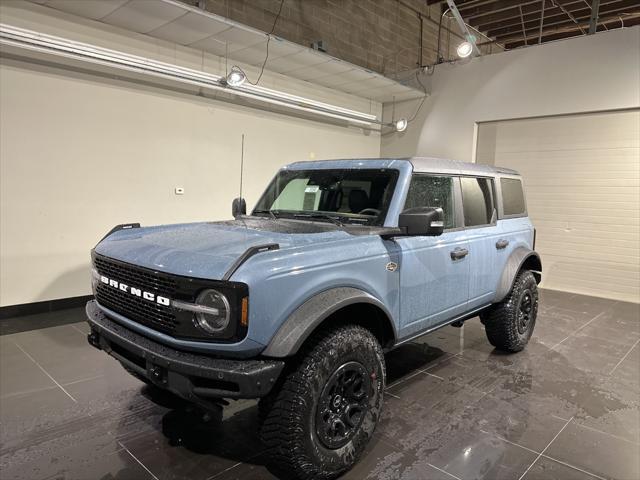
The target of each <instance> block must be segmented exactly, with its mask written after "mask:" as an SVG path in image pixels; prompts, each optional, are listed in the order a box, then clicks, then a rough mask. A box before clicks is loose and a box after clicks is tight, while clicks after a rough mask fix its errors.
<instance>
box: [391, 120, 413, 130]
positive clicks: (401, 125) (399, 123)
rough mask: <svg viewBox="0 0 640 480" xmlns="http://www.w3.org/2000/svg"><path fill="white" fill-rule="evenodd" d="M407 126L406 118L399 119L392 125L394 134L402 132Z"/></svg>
mask: <svg viewBox="0 0 640 480" xmlns="http://www.w3.org/2000/svg"><path fill="white" fill-rule="evenodd" d="M407 125H409V122H408V121H407V119H406V118H401V119H400V120H398V121H396V122H395V123H394V124H393V126H394V127H395V129H396V132H404V131H405V130H406V129H407Z"/></svg>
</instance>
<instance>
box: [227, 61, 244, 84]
mask: <svg viewBox="0 0 640 480" xmlns="http://www.w3.org/2000/svg"><path fill="white" fill-rule="evenodd" d="M226 80H227V85H230V86H232V87H239V86H240V85H242V84H243V83H244V82H245V81H246V80H247V76H246V75H245V73H244V72H243V71H242V69H241V68H240V67H238V66H237V65H234V66H233V67H231V71H230V72H229V74H228V75H227V79H226Z"/></svg>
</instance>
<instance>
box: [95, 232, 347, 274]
mask: <svg viewBox="0 0 640 480" xmlns="http://www.w3.org/2000/svg"><path fill="white" fill-rule="evenodd" d="M350 236H351V235H350V234H349V233H347V232H345V231H343V230H341V229H339V228H337V227H336V226H334V225H331V224H322V223H319V222H300V221H294V220H271V219H246V220H244V221H238V220H236V221H229V222H207V223H189V224H180V225H163V226H158V227H146V228H132V229H127V230H119V231H117V232H115V233H112V234H111V235H109V236H107V237H106V238H105V239H103V240H102V241H101V242H100V243H99V244H98V245H97V246H96V247H95V252H96V253H98V254H100V255H104V256H106V257H110V258H113V259H116V260H120V261H123V262H127V263H131V264H134V265H139V266H141V267H146V268H150V269H153V270H158V271H162V272H167V273H172V274H176V275H184V276H190V277H196V278H207V279H215V280H219V279H222V277H223V276H224V274H225V273H226V272H227V270H229V268H230V267H231V266H232V265H233V263H234V262H235V261H236V260H237V259H238V258H239V257H240V256H241V255H242V254H243V253H244V252H245V251H246V250H247V249H248V248H250V247H253V246H257V245H265V244H271V243H277V244H278V245H279V247H280V250H283V249H290V248H298V247H303V246H305V245H310V244H314V243H318V242H323V243H326V242H329V241H337V240H342V239H345V238H348V237H350Z"/></svg>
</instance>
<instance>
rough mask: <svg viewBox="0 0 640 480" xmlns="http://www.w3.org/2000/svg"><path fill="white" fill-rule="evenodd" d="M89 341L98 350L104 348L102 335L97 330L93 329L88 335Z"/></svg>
mask: <svg viewBox="0 0 640 480" xmlns="http://www.w3.org/2000/svg"><path fill="white" fill-rule="evenodd" d="M87 341H88V342H89V343H90V344H91V345H93V346H94V347H96V348H97V349H98V350H102V347H100V335H98V334H97V333H96V332H93V331H92V332H91V333H90V334H89V335H87Z"/></svg>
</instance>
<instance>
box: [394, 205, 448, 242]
mask: <svg viewBox="0 0 640 480" xmlns="http://www.w3.org/2000/svg"><path fill="white" fill-rule="evenodd" d="M398 227H399V228H400V229H401V230H402V231H403V232H404V234H405V235H425V236H426V235H429V236H437V235H442V232H444V211H443V210H442V208H435V207H414V208H409V209H407V210H405V211H404V212H402V213H400V218H399V219H398Z"/></svg>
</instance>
